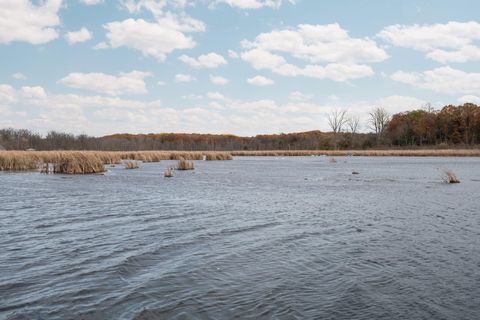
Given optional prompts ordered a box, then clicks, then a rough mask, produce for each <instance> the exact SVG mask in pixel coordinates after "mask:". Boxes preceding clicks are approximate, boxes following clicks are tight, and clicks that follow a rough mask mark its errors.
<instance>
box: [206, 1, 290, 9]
mask: <svg viewBox="0 0 480 320" xmlns="http://www.w3.org/2000/svg"><path fill="white" fill-rule="evenodd" d="M289 2H291V3H292V1H289ZM218 3H225V4H227V5H229V6H231V7H235V8H239V9H261V8H278V7H280V5H281V4H282V0H215V1H214V2H213V4H218Z"/></svg>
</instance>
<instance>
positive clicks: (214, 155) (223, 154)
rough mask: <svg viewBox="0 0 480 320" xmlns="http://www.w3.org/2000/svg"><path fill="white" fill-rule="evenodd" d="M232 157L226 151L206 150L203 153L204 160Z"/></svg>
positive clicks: (228, 158) (230, 158) (229, 158)
mask: <svg viewBox="0 0 480 320" xmlns="http://www.w3.org/2000/svg"><path fill="white" fill-rule="evenodd" d="M232 159H233V157H232V155H231V154H230V153H228V152H208V153H207V154H206V155H205V160H207V161H214V160H232Z"/></svg>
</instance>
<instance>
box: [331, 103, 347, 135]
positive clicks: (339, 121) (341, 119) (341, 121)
mask: <svg viewBox="0 0 480 320" xmlns="http://www.w3.org/2000/svg"><path fill="white" fill-rule="evenodd" d="M346 121H347V110H341V109H335V110H333V111H332V112H330V113H329V114H328V125H329V126H330V129H332V131H333V133H334V134H335V135H336V134H337V133H339V132H341V131H342V128H343V126H344V125H345V122H346Z"/></svg>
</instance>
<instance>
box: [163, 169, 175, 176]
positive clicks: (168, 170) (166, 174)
mask: <svg viewBox="0 0 480 320" xmlns="http://www.w3.org/2000/svg"><path fill="white" fill-rule="evenodd" d="M163 176H164V177H165V178H171V177H173V169H172V168H170V167H168V168H167V169H165V172H164V173H163Z"/></svg>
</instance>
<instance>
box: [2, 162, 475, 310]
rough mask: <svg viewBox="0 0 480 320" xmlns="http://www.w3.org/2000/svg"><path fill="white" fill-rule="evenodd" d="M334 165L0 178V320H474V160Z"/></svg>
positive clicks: (210, 165)
mask: <svg viewBox="0 0 480 320" xmlns="http://www.w3.org/2000/svg"><path fill="white" fill-rule="evenodd" d="M336 160H337V162H336V163H331V162H330V161H329V158H327V157H290V158H280V157H279V158H274V157H269V158H267V157H237V158H235V159H234V160H233V161H195V166H196V168H195V170H194V171H175V172H174V173H173V175H174V176H173V177H172V178H164V177H163V171H164V169H165V168H166V167H167V166H169V165H172V164H174V162H172V161H162V162H160V163H145V164H140V169H136V170H125V169H124V168H123V166H117V167H108V172H107V173H106V174H105V175H75V176H73V175H72V176H69V175H45V174H40V173H32V172H30V173H5V172H3V173H0V219H1V224H0V255H1V257H0V319H231V318H241V319H478V315H479V314H480V158H442V157H438V158H430V157H425V158H423V157H418V158H411V157H397V158H392V157H377V158H373V157H345V158H342V157H337V158H336ZM444 168H448V169H452V170H453V171H454V172H455V173H456V174H457V175H458V177H459V178H460V180H461V183H460V184H455V185H453V184H450V185H449V184H445V183H442V178H441V176H442V170H443V169H444ZM353 171H357V172H358V173H359V174H352V172H353Z"/></svg>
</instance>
